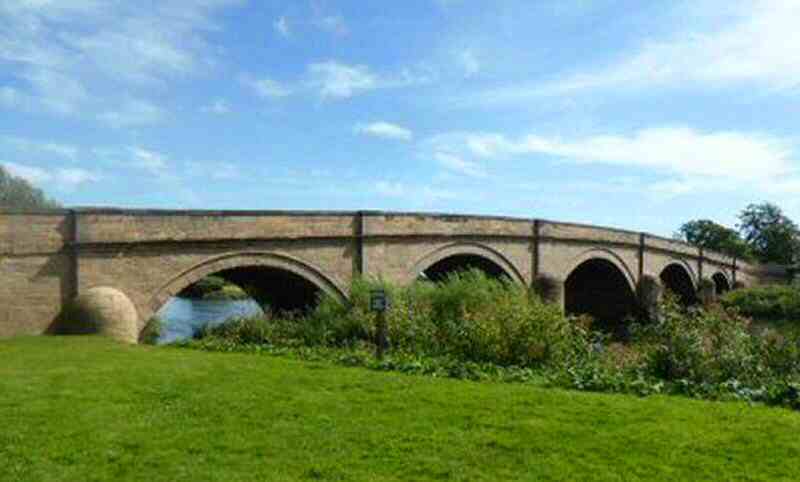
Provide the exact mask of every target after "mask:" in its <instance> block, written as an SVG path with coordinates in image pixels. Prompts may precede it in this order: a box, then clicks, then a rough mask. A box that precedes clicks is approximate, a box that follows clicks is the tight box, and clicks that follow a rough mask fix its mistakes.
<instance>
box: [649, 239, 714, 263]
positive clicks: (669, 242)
mask: <svg viewBox="0 0 800 482" xmlns="http://www.w3.org/2000/svg"><path fill="white" fill-rule="evenodd" d="M644 242H645V247H646V248H648V249H654V250H658V251H664V252H669V253H675V254H678V255H682V256H687V257H690V258H699V257H700V255H701V254H700V253H701V251H700V249H699V248H697V247H695V246H692V245H690V244H686V243H684V242H682V241H678V240H674V239H668V238H662V237H659V236H653V235H651V234H645V236H644Z"/></svg>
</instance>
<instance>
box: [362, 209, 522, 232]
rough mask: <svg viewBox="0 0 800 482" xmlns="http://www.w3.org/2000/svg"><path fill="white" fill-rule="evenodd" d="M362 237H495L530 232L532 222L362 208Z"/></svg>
mask: <svg viewBox="0 0 800 482" xmlns="http://www.w3.org/2000/svg"><path fill="white" fill-rule="evenodd" d="M362 216H363V219H364V229H363V234H364V236H454V237H456V236H492V237H494V236H496V237H502V236H507V237H522V238H529V237H530V236H531V235H532V227H533V221H531V220H527V219H519V218H505V217H499V216H497V217H495V216H462V215H451V214H425V213H384V212H379V211H373V212H370V211H365V212H363V213H362Z"/></svg>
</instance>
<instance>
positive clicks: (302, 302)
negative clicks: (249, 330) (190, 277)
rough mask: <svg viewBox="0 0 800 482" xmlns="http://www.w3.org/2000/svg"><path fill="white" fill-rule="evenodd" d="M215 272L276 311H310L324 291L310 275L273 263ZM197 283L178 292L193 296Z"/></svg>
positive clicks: (188, 296) (217, 275)
mask: <svg viewBox="0 0 800 482" xmlns="http://www.w3.org/2000/svg"><path fill="white" fill-rule="evenodd" d="M212 275H213V276H215V277H218V278H221V279H223V280H225V281H226V282H228V283H230V284H232V285H235V286H238V287H239V288H241V290H242V291H244V292H245V293H246V294H247V295H249V297H250V298H251V299H253V300H254V301H256V302H257V303H258V304H259V305H260V306H261V307H262V308H265V309H266V308H269V309H270V310H271V311H273V312H276V313H281V312H290V311H292V312H304V311H308V310H309V309H311V308H313V307H314V306H316V304H317V302H318V301H319V298H320V295H321V294H322V290H321V289H320V287H319V286H317V285H315V284H314V283H312V282H311V281H309V280H307V279H306V278H303V277H302V276H300V275H298V274H296V273H292V272H291V271H286V270H284V269H280V268H275V267H270V266H240V267H236V268H229V269H224V270H222V271H217V272H215V273H212ZM209 276H211V275H209ZM204 279H207V278H204ZM197 284H198V282H195V283H192V284H190V285H188V286H186V287H185V288H183V289H182V290H181V291H179V292H178V293H177V295H176V296H178V297H184V298H191V297H193V296H192V295H193V294H194V293H193V292H194V291H196V286H197Z"/></svg>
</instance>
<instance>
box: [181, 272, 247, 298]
mask: <svg viewBox="0 0 800 482" xmlns="http://www.w3.org/2000/svg"><path fill="white" fill-rule="evenodd" d="M178 296H179V297H181V298H186V299H192V300H219V301H223V300H246V299H249V298H250V295H249V294H248V293H247V291H245V290H244V289H242V288H241V287H239V286H237V285H235V284H233V283H230V282H229V281H227V280H226V279H225V278H222V277H219V276H213V275H212V276H206V277H205V278H203V279H201V280H200V281H198V282H196V283H193V284H191V285H189V286H188V287H186V289H184V290H183V291H181V292H180V293H179V294H178Z"/></svg>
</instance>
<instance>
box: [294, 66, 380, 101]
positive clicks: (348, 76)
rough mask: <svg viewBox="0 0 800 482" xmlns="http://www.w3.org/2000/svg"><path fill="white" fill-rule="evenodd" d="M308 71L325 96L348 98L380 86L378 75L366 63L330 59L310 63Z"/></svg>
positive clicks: (313, 82) (312, 80)
mask: <svg viewBox="0 0 800 482" xmlns="http://www.w3.org/2000/svg"><path fill="white" fill-rule="evenodd" d="M308 72H309V74H310V76H311V82H312V84H313V85H314V86H316V87H317V88H318V89H319V93H320V95H321V96H322V97H323V98H348V97H352V96H353V95H355V94H356V93H359V92H362V91H367V90H372V89H376V88H378V86H379V81H378V76H377V75H375V74H373V73H372V72H371V71H370V69H369V67H367V66H366V65H346V64H342V63H339V62H336V61H333V60H329V61H327V62H319V63H313V64H310V65H309V66H308Z"/></svg>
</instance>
